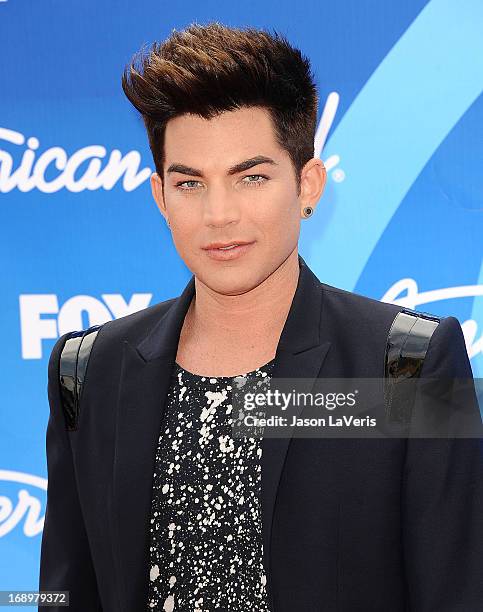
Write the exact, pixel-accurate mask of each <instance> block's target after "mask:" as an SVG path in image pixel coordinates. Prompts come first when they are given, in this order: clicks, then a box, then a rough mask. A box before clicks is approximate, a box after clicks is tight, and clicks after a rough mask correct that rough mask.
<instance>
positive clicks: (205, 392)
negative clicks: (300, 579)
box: [147, 359, 275, 612]
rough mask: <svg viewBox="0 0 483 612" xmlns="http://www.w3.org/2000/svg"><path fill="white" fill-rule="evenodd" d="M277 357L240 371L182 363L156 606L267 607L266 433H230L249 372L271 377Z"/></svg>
mask: <svg viewBox="0 0 483 612" xmlns="http://www.w3.org/2000/svg"><path fill="white" fill-rule="evenodd" d="M274 362H275V360H274V359H272V360H271V361H269V362H268V363H266V364H265V365H263V366H261V367H260V368H257V369H256V370H252V371H251V372H248V373H243V374H240V375H239V376H236V377H221V376H218V377H205V376H200V375H198V374H193V373H191V372H188V371H187V370H185V369H184V368H182V367H181V366H180V365H178V364H177V363H175V365H174V370H173V375H172V379H171V385H170V389H169V391H168V397H167V404H166V409H165V414H164V418H163V423H162V425H161V431H160V436H159V441H158V448H157V452H156V467H155V473H154V480H153V495H152V504H151V523H150V524H151V531H150V537H151V544H150V553H149V555H150V563H149V568H148V572H149V594H148V606H147V609H148V610H155V611H159V612H178V611H180V612H221V611H223V612H246V611H247V610H256V611H257V612H268V610H269V605H268V598H267V592H266V576H265V570H264V567H263V564H262V559H263V542H262V528H261V524H262V519H261V504H260V488H261V481H260V477H261V456H262V447H261V440H262V438H261V437H253V438H250V437H240V438H237V437H233V436H232V435H231V434H232V433H233V430H232V423H233V420H232V419H233V415H232V408H233V406H232V403H231V400H232V398H233V392H234V391H235V392H236V390H237V389H238V388H240V387H242V386H243V385H244V384H246V381H247V379H250V381H251V383H255V384H256V386H261V387H263V385H264V384H267V381H268V380H269V379H270V373H271V371H272V368H273V365H274ZM253 379H255V380H253ZM258 379H259V380H258Z"/></svg>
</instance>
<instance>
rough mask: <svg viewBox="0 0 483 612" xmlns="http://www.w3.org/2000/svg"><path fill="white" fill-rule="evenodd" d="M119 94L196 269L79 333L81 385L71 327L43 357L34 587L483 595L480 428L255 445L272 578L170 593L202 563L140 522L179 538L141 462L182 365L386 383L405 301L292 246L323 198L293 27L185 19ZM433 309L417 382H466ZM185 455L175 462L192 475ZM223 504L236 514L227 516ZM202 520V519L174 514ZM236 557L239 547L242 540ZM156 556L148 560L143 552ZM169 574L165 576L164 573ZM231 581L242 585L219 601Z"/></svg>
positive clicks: (455, 347)
mask: <svg viewBox="0 0 483 612" xmlns="http://www.w3.org/2000/svg"><path fill="white" fill-rule="evenodd" d="M136 59H139V58H136ZM123 88H124V91H125V93H126V95H127V96H128V98H129V99H130V101H131V102H132V103H133V104H134V106H135V107H136V108H137V109H138V110H139V111H140V112H141V113H142V116H143V119H144V122H145V125H146V128H147V132H148V138H149V142H150V147H151V151H152V153H153V158H154V162H155V166H156V172H155V173H154V174H153V175H152V177H151V186H152V192H153V196H154V199H155V201H156V204H157V206H158V207H159V210H160V212H161V214H162V215H163V216H164V217H165V219H166V221H167V222H168V224H169V227H170V229H171V232H172V237H173V241H174V244H175V246H176V249H177V251H178V253H179V255H180V257H181V258H182V259H183V261H184V262H185V263H186V265H187V266H188V268H189V269H190V270H191V271H192V272H193V277H192V278H191V280H190V282H189V283H188V285H187V286H186V287H185V289H184V291H183V293H182V294H181V296H180V297H179V298H176V299H171V300H167V301H165V302H162V303H159V304H155V305H153V306H151V307H149V308H146V309H145V310H143V311H140V312H137V313H134V314H131V315H129V316H125V317H122V318H120V319H117V320H115V321H111V322H108V323H106V324H104V325H103V326H102V328H96V329H95V330H94V329H93V330H89V331H92V332H93V333H84V334H83V335H82V338H88V339H89V340H87V341H86V340H84V339H83V343H84V342H86V345H88V346H87V348H88V352H87V355H88V368H87V370H86V372H85V376H84V377H83V378H81V379H80V381H77V380H76V376H77V378H78V377H79V376H78V372H76V373H75V374H72V375H71V376H69V375H68V373H66V371H62V370H60V371H59V368H60V367H61V366H60V365H59V361H60V356H61V354H65V356H66V358H67V357H69V355H68V352H69V351H68V349H69V344H68V343H69V342H74V341H75V340H76V335H77V337H78V336H79V334H81V332H76V333H74V334H64V336H62V337H61V338H60V339H59V340H58V342H57V343H56V345H55V347H54V349H53V351H52V355H51V358H50V362H49V401H50V406H51V415H50V419H49V426H48V432H47V453H48V477H49V480H48V482H49V485H48V487H49V488H48V501H47V513H46V519H45V527H44V533H43V540H42V558H41V574H40V588H41V589H43V590H47V589H57V590H69V592H70V607H71V610H76V611H77V610H79V611H81V610H82V611H86V610H88V611H90V610H104V611H109V612H110V611H126V612H128V611H137V610H143V609H149V607H151V609H156V610H166V611H170V610H193V609H195V610H200V611H201V610H203V611H204V610H210V611H212V610H230V611H231V612H236V611H238V610H242V609H254V610H255V609H256V610H259V611H262V610H265V609H269V610H271V611H272V612H288V611H289V610H290V611H291V612H293V611H295V612H312V611H313V612H315V611H317V612H318V611H320V610H324V611H329V610H334V611H335V610H344V611H347V612H349V611H356V610H357V611H364V612H365V611H384V612H387V611H388V610H390V611H391V612H399V611H403V610H411V611H412V612H430V611H438V612H449V611H451V612H456V611H459V610H461V611H464V612H472V611H474V612H476V611H477V610H481V609H482V608H483V587H482V584H483V581H482V580H481V576H482V572H483V543H482V536H483V523H482V517H483V512H482V511H483V505H482V493H483V479H482V454H481V444H480V441H479V440H478V439H475V438H472V439H446V440H445V439H426V440H414V439H411V440H407V439H404V438H398V439H364V438H363V437H361V438H357V439H343V438H339V439H336V438H334V439H320V438H319V439H318V438H306V439H302V438H297V437H290V436H288V437H286V438H281V439H273V438H272V439H270V438H266V439H263V441H262V442H261V448H260V454H259V457H260V464H259V467H260V468H261V473H260V478H261V480H260V486H261V490H260V513H259V515H257V514H256V512H255V513H254V516H249V517H248V518H247V517H246V516H244V519H243V520H244V521H247V524H249V527H250V529H252V531H251V532H250V533H253V534H255V535H254V537H255V538H258V535H259V536H260V539H259V541H258V540H256V545H255V547H254V549H255V551H256V554H259V556H260V559H262V560H263V573H259V574H257V573H256V572H257V571H258V570H257V568H256V567H255V565H256V564H253V570H248V565H249V562H247V563H242V564H241V565H238V568H237V569H236V570H233V572H234V576H233V578H231V577H230V578H227V579H226V580H225V581H221V584H218V585H216V586H217V590H216V592H215V584H214V582H215V581H214V580H213V579H211V580H210V576H212V574H211V573H210V571H211V570H210V567H209V564H206V565H205V566H204V572H205V574H204V575H203V576H198V575H197V572H195V571H193V574H196V576H195V578H196V580H195V581H194V585H196V588H194V591H196V592H193V593H191V595H192V597H193V601H191V600H190V603H189V605H187V604H183V603H180V604H179V606H178V605H177V601H178V600H179V601H182V600H181V599H179V598H180V597H181V595H180V594H181V593H183V589H184V590H185V591H189V590H190V589H191V586H190V587H189V588H188V587H187V584H188V580H191V578H192V577H190V576H188V575H187V573H184V574H180V571H181V570H180V567H181V559H182V558H184V559H185V560H186V562H187V563H188V564H189V563H190V561H192V560H193V559H194V555H195V554H196V553H197V550H196V546H195V545H194V544H193V541H191V540H190V538H189V537H187V538H185V539H184V540H178V541H177V542H178V543H181V544H180V545H181V548H185V552H186V554H185V556H184V557H183V556H182V555H180V556H179V557H177V558H175V557H174V556H172V555H171V551H169V550H168V549H166V550H163V551H160V550H157V547H156V544H155V540H154V539H153V537H154V536H153V533H152V532H151V534H150V525H152V523H153V521H156V520H157V521H159V526H160V529H161V530H166V531H167V530H168V529H169V533H170V534H171V535H170V537H171V536H173V534H174V536H177V534H176V532H175V530H176V525H175V523H174V522H170V521H169V520H167V519H166V520H165V522H164V523H163V522H162V520H160V519H159V517H157V515H156V514H155V513H154V508H155V507H158V506H154V505H153V506H151V502H152V501H153V500H156V503H157V502H159V501H160V500H161V498H162V495H161V493H160V492H159V491H158V490H157V489H155V487H154V482H155V480H154V476H153V474H154V475H156V477H158V476H159V474H157V472H158V471H162V472H163V473H162V474H161V475H162V477H165V476H166V473H165V472H164V471H163V470H164V468H162V464H161V459H162V456H161V455H158V454H157V453H156V450H157V448H158V447H157V445H158V442H160V441H161V440H162V439H163V433H164V434H166V432H167V431H168V429H166V425H165V423H168V422H170V421H169V419H171V421H173V420H174V422H175V423H176V419H177V418H179V419H180V420H179V422H180V423H181V422H182V416H183V413H182V411H180V412H179V413H178V416H176V413H177V412H178V409H179V406H181V405H182V404H181V403H180V404H179V405H178V404H176V403H173V404H171V403H168V402H167V401H166V399H167V397H168V396H169V394H170V392H171V391H172V390H173V388H174V387H172V385H173V384H174V381H175V377H173V376H172V374H173V371H174V370H173V368H174V367H176V368H178V369H176V370H175V372H177V373H178V372H179V371H180V370H181V371H182V372H183V373H184V374H190V373H191V375H192V376H195V377H196V376H198V377H199V378H198V380H199V381H202V380H204V381H205V382H206V380H205V379H208V380H210V377H214V380H217V378H216V377H228V378H229V377H235V376H238V375H240V374H241V373H246V372H255V371H258V369H259V368H261V367H262V366H264V365H266V364H268V363H272V362H273V364H274V368H273V371H272V372H271V375H272V376H273V377H278V378H308V379H316V378H342V377H344V378H351V377H353V378H365V377H367V378H377V377H381V376H382V375H383V372H384V367H385V359H387V354H388V353H387V351H388V337H389V336H390V333H391V330H392V329H393V326H394V324H395V321H396V317H397V316H398V315H399V314H400V313H401V312H402V310H403V309H402V308H401V307H399V306H396V305H393V304H384V303H382V302H379V301H377V300H373V299H370V298H367V297H364V296H360V295H357V294H354V293H351V292H348V291H344V290H341V289H338V288H336V287H332V286H330V285H327V284H325V283H323V282H320V281H319V279H317V278H316V277H315V275H314V274H313V273H312V272H311V270H310V269H309V267H308V266H307V264H306V262H305V261H304V260H303V258H302V257H300V256H299V254H298V250H297V242H298V236H299V231H300V222H301V220H302V219H304V218H308V217H310V215H311V214H312V211H313V210H314V208H315V206H316V204H317V202H318V200H319V199H320V197H321V195H322V193H323V190H324V187H325V182H326V171H325V168H324V165H323V163H322V162H321V161H320V160H319V159H316V158H313V142H314V135H315V123H316V116H317V97H316V90H315V86H314V84H313V82H312V79H311V77H310V72H309V63H308V61H307V60H306V58H304V57H303V56H301V54H300V52H299V51H298V50H296V49H294V48H292V47H291V46H290V45H289V44H288V42H287V41H286V40H285V39H283V38H282V37H279V36H270V35H268V34H267V33H265V32H260V31H257V30H252V29H247V30H237V29H234V28H233V29H232V28H225V27H224V26H221V25H220V24H217V23H214V24H209V25H207V26H198V25H193V26H190V27H189V28H187V30H185V31H184V32H180V33H177V32H174V33H173V34H172V35H171V37H170V38H169V39H168V40H167V41H165V42H164V43H163V44H160V45H158V44H154V45H153V47H152V49H151V50H150V52H149V54H148V55H147V56H146V57H144V58H143V59H141V65H140V66H138V65H136V62H135V61H133V63H132V64H131V66H130V67H129V69H128V70H127V71H126V73H125V75H124V78H123ZM233 245H237V246H233ZM327 265H336V262H335V263H334V262H327ZM415 316H416V315H415ZM432 319H433V322H434V326H433V327H432V333H431V334H429V335H428V337H427V340H428V344H427V346H425V347H424V351H423V354H422V357H424V362H423V361H422V359H421V360H420V361H419V362H418V363H422V364H423V365H422V370H421V371H420V372H419V375H420V376H421V377H424V378H426V377H427V378H446V377H448V378H455V377H462V378H471V367H470V364H469V360H468V355H467V353H466V348H465V344H464V337H463V334H462V330H461V326H460V324H459V322H458V321H457V319H456V318H454V317H446V318H443V319H441V320H439V319H438V318H437V317H433V318H432ZM429 320H431V317H429ZM94 332H95V333H94ZM91 338H92V343H91V341H90V339H91ZM72 346H78V344H72ZM83 346H84V344H81V347H83ZM401 350H402V349H401ZM63 351H65V353H64V352H63ZM80 356H81V357H82V359H84V357H85V355H84V354H81V355H80ZM78 367H79V368H80V366H78ZM59 375H60V382H59ZM69 380H70V381H72V380H74V381H75V383H76V387H75V390H74V391H72V393H70V392H69V387H68V381H69ZM77 383H79V384H78V385H77ZM190 392H191V389H190ZM179 395H181V394H179ZM175 396H176V394H173V398H174V400H173V401H175V399H176V397H175ZM69 398H70V399H72V398H73V399H74V401H73V402H71V403H69ZM80 399H81V400H82V401H81V402H80V401H78V400H80ZM178 400H179V397H178ZM179 401H181V400H179ZM174 406H176V408H174ZM472 408H473V409H474V410H477V406H476V403H475V405H474V406H473V407H472ZM178 429H180V431H179V434H180V435H183V434H184V433H185V431H184V427H183V428H182V427H181V426H180V427H179V428H178ZM212 444H214V445H215V446H216V444H217V443H216V439H215V438H214V439H213V441H212ZM165 448H166V452H171V451H170V450H169V449H170V448H171V447H170V445H166V447H165ZM214 448H215V447H214V446H213V447H212V449H211V450H213V449H214ZM241 448H242V447H241ZM209 449H210V446H209V445H208V450H209ZM195 450H196V451H198V450H199V448H198V446H197V447H196V449H195ZM218 450H219V449H218ZM262 451H263V452H262ZM189 452H190V450H189V451H188V453H189ZM194 455H195V453H194V454H193V459H191V457H190V458H189V459H188V460H186V456H182V457H180V456H179V454H178V455H176V457H178V459H176V460H179V462H180V464H182V463H183V461H184V465H185V466H188V470H187V472H189V465H190V463H189V462H190V461H192V465H193V470H195V456H194ZM173 456H174V455H173ZM228 456H230V454H229V453H228ZM173 462H174V459H173ZM227 465H230V466H232V468H233V470H234V469H235V464H234V463H233V464H231V463H228V464H227ZM248 465H249V464H248V463H247V466H248ZM171 468H173V463H171V464H170V469H171ZM174 468H176V466H174ZM196 469H197V468H196ZM252 470H253V473H252V474H251V476H253V480H252V481H250V482H254V483H255V482H257V481H256V478H255V476H256V474H255V471H256V467H254V466H253V467H252ZM206 476H207V479H209V476H210V473H209V471H208V473H207V475H206ZM188 477H189V474H188V473H187V474H186V478H188ZM183 482H184V481H183ZM194 484H196V485H197V486H198V483H193V482H189V481H188V482H187V486H188V489H189V487H190V486H191V485H194ZM178 485H180V483H179V482H177V481H176V479H174V480H173V481H172V482H171V484H170V485H165V486H166V487H167V489H169V486H178ZM183 486H185V484H183V485H180V487H179V488H180V489H181V488H182V487H183ZM210 486H211V485H210ZM254 486H255V485H254ZM215 488H216V483H215ZM163 490H164V489H163ZM220 490H221V489H220ZM228 492H230V491H229V490H228ZM231 492H232V493H233V491H231ZM247 492H248V490H247ZM203 493H206V497H207V498H208V501H210V500H209V496H210V494H209V493H208V489H203ZM191 497H194V495H191ZM235 497H236V496H235ZM189 498H190V496H189V495H188V496H183V497H179V498H178V499H177V500H176V502H174V503H175V504H176V503H178V502H180V501H181V508H180V509H179V512H177V513H176V516H177V517H178V516H179V520H180V521H183V520H184V518H185V517H186V515H187V513H188V511H191V507H190V506H189V504H190V503H191V502H192V501H194V500H192V499H189ZM196 499H198V497H197V498H196ZM213 501H215V500H213ZM237 501H241V500H237ZM225 503H226V502H225V501H223V502H222V503H221V504H219V505H221V507H223V504H225ZM165 510H166V511H168V510H169V508H168V509H167V505H166V507H165ZM166 516H167V515H166ZM173 516H175V515H174V514H173ZM225 516H226V520H227V521H232V520H233V525H235V524H236V520H237V517H235V516H234V513H233V512H229V513H227V514H226V515H225ZM205 519H206V514H203V512H200V514H199V520H198V521H196V520H193V521H191V522H190V523H189V525H188V524H187V523H186V526H187V528H188V527H189V529H197V528H199V527H200V526H201V524H203V525H204V526H205V525H206V524H207V523H206V522H205ZM168 523H169V524H168ZM221 527H223V526H221ZM196 533H197V537H198V536H199V532H196ZM205 533H209V534H210V535H209V536H208V537H206V538H205V539H204V540H203V541H201V540H197V542H199V543H200V544H202V545H203V547H205V548H204V550H205V553H206V554H207V555H208V556H209V555H213V554H214V550H215V549H218V548H220V547H221V548H223V546H227V545H228V544H226V542H225V541H223V542H225V543H223V542H222V540H221V536H222V535H223V533H222V529H221V528H220V529H219V530H216V529H213V530H212V531H209V532H205ZM173 549H174V546H173ZM230 550H231V549H230ZM233 550H235V551H238V552H237V554H238V553H239V554H240V555H242V552H243V551H242V548H241V547H239V548H238V549H237V548H236V537H235V548H234V549H233ZM155 554H157V555H158V557H157V558H159V563H156V564H152V563H151V564H150V558H152V555H155ZM209 558H214V557H209ZM168 567H169V568H170V571H167V568H168ZM171 568H174V569H172V571H171ZM185 569H186V568H185ZM212 569H215V568H212ZM219 569H223V568H221V567H220V568H219ZM162 571H167V573H166V579H167V578H169V579H170V583H169V584H167V583H165V584H164V585H159V588H158V586H156V585H157V583H158V582H159V573H160V572H162ZM250 572H251V573H250ZM180 575H182V577H183V578H182V580H180V579H179V577H180ZM223 575H225V574H223ZM227 575H228V576H230V575H231V574H230V573H228V574H227ZM240 576H243V579H241V578H240ZM259 578H260V580H261V584H262V585H263V586H266V590H264V589H261V590H260V593H261V597H262V599H261V600H260V603H259V604H257V603H252V605H251V606H250V607H248V608H247V606H246V604H245V605H242V603H241V602H242V601H248V600H245V599H244V597H245V595H244V594H243V590H244V589H251V588H252V587H253V581H255V580H257V581H258V579H259ZM243 581H245V582H243ZM189 584H190V585H191V582H189ZM234 585H236V588H235V596H234V599H230V600H228V599H225V600H223V590H224V589H225V590H226V591H227V592H228V591H229V590H233V588H234ZM155 587H156V589H155ZM163 589H164V590H163ZM236 589H239V590H238V591H236ZM168 593H169V594H168ZM161 594H163V596H162V597H161ZM155 595H156V597H155ZM158 596H159V597H158ZM183 596H185V597H186V598H189V596H190V593H189V592H186V593H185V594H184V595H183ZM177 597H178V599H177ZM218 597H220V598H221V599H220V600H219V601H221V602H222V603H219V601H218V600H217V601H218V603H215V599H216V598H218ZM195 600H196V602H195ZM183 601H188V599H186V600H183ZM228 602H229V603H228ZM237 602H238V603H237Z"/></svg>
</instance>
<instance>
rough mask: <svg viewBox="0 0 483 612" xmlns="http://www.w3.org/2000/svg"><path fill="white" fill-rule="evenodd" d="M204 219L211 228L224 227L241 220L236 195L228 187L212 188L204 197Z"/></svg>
mask: <svg viewBox="0 0 483 612" xmlns="http://www.w3.org/2000/svg"><path fill="white" fill-rule="evenodd" d="M203 206H204V208H203V219H204V223H205V225H207V226H209V227H224V226H225V225H229V224H230V223H238V221H239V220H240V206H239V204H238V203H237V201H236V195H235V194H233V193H231V192H230V191H229V190H228V189H227V188H226V187H223V186H219V187H212V188H211V189H210V190H209V191H208V192H207V193H206V194H205V197H204V201H203Z"/></svg>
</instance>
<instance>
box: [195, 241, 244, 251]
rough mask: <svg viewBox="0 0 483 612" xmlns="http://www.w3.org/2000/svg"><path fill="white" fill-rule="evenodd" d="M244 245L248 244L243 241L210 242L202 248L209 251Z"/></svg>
mask: <svg viewBox="0 0 483 612" xmlns="http://www.w3.org/2000/svg"><path fill="white" fill-rule="evenodd" d="M244 244H250V243H249V242H245V241H243V240H240V241H238V242H237V241H232V242H212V243H211V244H209V245H208V246H205V247H203V248H204V249H205V250H211V249H229V247H235V246H243V245H244Z"/></svg>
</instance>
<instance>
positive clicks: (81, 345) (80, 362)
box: [59, 325, 103, 431]
mask: <svg viewBox="0 0 483 612" xmlns="http://www.w3.org/2000/svg"><path fill="white" fill-rule="evenodd" d="M102 327H103V325H92V326H91V327H89V328H88V329H85V330H81V331H73V332H70V334H69V335H68V337H67V340H66V342H65V344H64V348H63V349H62V352H61V354H60V362H59V378H60V396H61V402H62V412H63V415H64V421H65V427H66V429H67V430H68V431H75V430H77V424H78V420H79V407H80V400H81V396H82V390H83V386H84V380H85V376H86V371H87V365H88V363H89V357H90V354H91V350H92V347H93V345H94V342H95V340H96V338H97V335H98V333H99V330H100V329H101V328H102Z"/></svg>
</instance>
